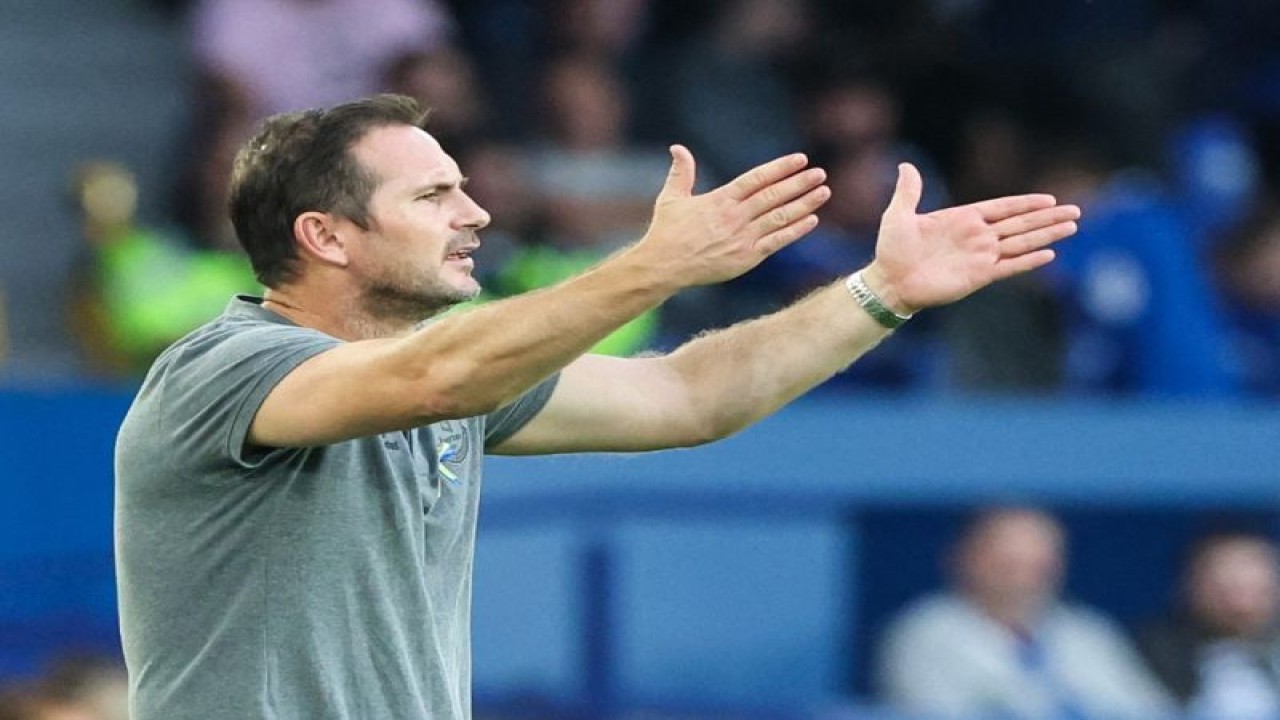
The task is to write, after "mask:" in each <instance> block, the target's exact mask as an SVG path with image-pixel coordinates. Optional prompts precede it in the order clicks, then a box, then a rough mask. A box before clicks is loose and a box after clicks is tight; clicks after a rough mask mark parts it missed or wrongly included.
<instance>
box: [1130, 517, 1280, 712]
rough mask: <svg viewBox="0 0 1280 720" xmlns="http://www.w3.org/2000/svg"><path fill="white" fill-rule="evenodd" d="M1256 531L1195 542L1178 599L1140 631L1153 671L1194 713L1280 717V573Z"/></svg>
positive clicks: (1272, 552) (1272, 550)
mask: <svg viewBox="0 0 1280 720" xmlns="http://www.w3.org/2000/svg"><path fill="white" fill-rule="evenodd" d="M1276 563H1277V550H1276V546H1275V544H1274V543H1273V542H1271V540H1269V539H1268V538H1266V537H1263V536H1261V535H1254V534H1247V533H1223V534H1215V535H1211V536H1209V537H1207V538H1204V539H1202V540H1201V541H1200V542H1199V543H1197V544H1196V546H1195V547H1194V549H1193V551H1192V553H1191V554H1190V556H1189V558H1188V561H1187V564H1186V567H1185V569H1184V573H1183V592H1184V595H1183V602H1182V606H1181V607H1180V608H1178V609H1177V610H1176V611H1175V612H1174V613H1173V614H1172V615H1171V616H1169V617H1168V618H1166V619H1164V620H1162V621H1160V622H1158V623H1156V624H1154V625H1153V626H1151V627H1149V628H1147V629H1146V631H1145V632H1143V633H1142V634H1141V635H1140V636H1139V642H1140V648H1141V649H1142V651H1143V654H1144V655H1145V656H1146V658H1147V661H1148V663H1149V664H1150V666H1151V669H1152V670H1153V671H1154V672H1155V673H1156V675H1157V676H1158V677H1159V678H1160V680H1161V681H1162V682H1163V683H1164V684H1165V686H1166V687H1167V688H1168V689H1169V691H1170V692H1171V693H1172V694H1173V695H1174V696H1175V697H1176V698H1177V699H1178V701H1179V702H1180V703H1181V704H1182V707H1183V709H1184V710H1185V711H1186V712H1187V713H1188V715H1189V716H1191V717H1193V718H1213V719H1217V718H1229V719H1230V720H1255V719H1256V720H1263V719H1266V718H1276V717H1280V571H1278V569H1277V565H1276Z"/></svg>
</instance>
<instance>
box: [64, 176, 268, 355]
mask: <svg viewBox="0 0 1280 720" xmlns="http://www.w3.org/2000/svg"><path fill="white" fill-rule="evenodd" d="M73 191H74V199H75V201H76V204H77V208H76V209H77V210H78V211H79V214H80V221H81V227H82V232H83V235H84V240H85V247H84V249H83V251H82V254H81V258H80V261H79V266H78V267H77V268H76V273H75V277H74V278H73V281H72V284H71V290H70V296H69V308H68V310H69V318H68V322H69V324H70V326H71V329H72V332H73V335H74V336H75V337H76V339H77V340H78V341H79V344H80V348H81V351H82V352H83V353H84V355H85V358H86V360H87V361H88V363H89V366H90V369H91V370H92V371H93V372H94V373H95V374H99V375H108V376H127V375H133V374H137V373H141V372H142V371H144V370H145V369H146V368H147V366H148V365H149V364H150V363H151V361H152V360H154V359H155V357H156V355H158V354H159V353H160V351H161V350H163V349H164V348H165V347H167V346H168V345H169V344H170V343H172V342H173V341H174V340H177V339H178V338H179V337H182V335H184V334H186V333H187V331H189V330H191V329H192V328H195V327H196V326H198V325H200V324H201V323H203V322H205V321H206V320H208V319H209V318H211V317H213V316H214V315H217V314H218V312H219V311H220V310H221V309H222V307H223V306H225V305H226V303H227V302H228V300H229V299H230V298H231V296H232V295H234V294H236V293H237V292H254V291H256V290H257V289H258V288H259V285H258V283H257V282H256V280H255V279H254V277H253V271H252V269H251V268H250V267H249V262H248V259H247V258H245V257H244V256H243V255H241V254H237V253H229V252H221V251H216V250H207V251H199V250H192V249H190V248H188V247H186V246H185V245H184V244H183V243H182V242H181V241H180V240H179V239H178V238H176V237H175V236H173V235H172V234H167V233H164V232H161V231H159V230H156V229H154V228H147V227H143V226H141V225H139V224H138V223H137V221H136V218H135V217H134V214H135V211H136V209H137V200H138V188H137V185H136V183H135V182H134V178H133V175H132V173H130V172H129V170H128V169H127V168H125V167H123V166H121V165H118V164H115V163H109V162H88V163H85V164H84V165H82V166H81V167H80V168H78V169H77V171H76V174H75V178H74V181H73Z"/></svg>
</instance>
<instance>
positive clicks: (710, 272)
mask: <svg viewBox="0 0 1280 720" xmlns="http://www.w3.org/2000/svg"><path fill="white" fill-rule="evenodd" d="M422 121H423V116H422V113H421V112H420V110H419V108H418V107H417V106H416V105H415V104H413V103H412V101H409V100H407V99H405V98H401V97H397V96H379V97H376V98H371V99H368V100H364V101H360V102H356V103H351V104H347V105H342V106H338V107H336V108H332V109H328V110H313V111H308V112H305V113H294V114H287V115H283V116H277V117H275V118H272V119H270V120H268V121H267V122H266V124H265V126H264V128H263V129H262V131H261V132H260V133H259V134H258V135H257V136H256V137H255V138H253V139H252V140H250V141H249V143H248V144H247V145H246V146H245V147H244V148H243V149H242V150H241V152H240V154H239V156H238V158H237V161H236V169H235V173H234V177H233V180H232V188H231V195H232V202H231V213H232V220H233V223H234V225H235V227H236V233H237V235H238V237H239V239H240V242H241V243H242V244H243V245H244V247H245V249H246V251H247V252H248V254H249V257H250V259H251V260H252V262H253V265H254V269H255V271H256V273H257V275H258V278H259V279H260V280H261V281H262V283H263V284H264V285H265V286H266V288H267V289H266V292H265V294H264V297H262V298H248V297H239V298H236V299H234V300H232V301H231V304H230V305H229V306H228V308H227V310H226V312H225V313H224V314H223V315H222V316H220V317H218V318H217V319H215V320H213V321H212V322H210V323H209V324H208V325H206V326H204V327H202V328H201V329H198V330H196V331H195V332H193V333H192V334H191V335H189V336H187V337H186V338H184V339H182V340H181V341H179V342H178V343H176V344H175V345H173V346H172V347H171V348H169V349H168V350H167V351H166V352H165V353H164V354H163V355H162V356H161V357H160V358H159V359H158V360H157V361H156V363H155V365H154V366H153V367H152V369H151V371H150V373H149V374H148V375H147V378H146V380H145V381H144V384H143V386H142V389H141V390H140V392H139V394H138V397H137V399H136V400H135V402H134V405H133V407H132V408H131V409H130V411H129V415H128V417H127V418H126V420H125V422H124V425H123V427H122V428H121V430H120V435H119V439H118V445H117V458H116V465H117V496H116V538H117V559H118V571H119V572H118V577H119V590H120V611H121V626H122V633H123V637H124V645H125V656H126V661H127V663H128V666H129V671H130V676H131V678H130V682H131V695H132V702H131V704H132V710H133V713H134V718H135V720H182V719H184V718H191V719H192V720H213V719H215V718H227V719H229V720H230V719H234V720H245V719H246V718H272V719H281V720H284V719H297V720H316V719H318V718H326V719H327V720H328V719H334V720H337V719H347V720H355V719H357V718H361V719H365V718H376V719H384V718H385V719H390V718H395V719H396V720H413V719H423V718H432V719H433V720H435V719H446V718H447V719H454V718H468V717H470V692H471V688H470V680H471V656H470V603H471V563H472V550H473V547H474V540H475V522H476V509H477V503H478V497H479V490H480V469H481V458H482V455H483V453H484V452H486V451H487V452H496V453H505V454H541V453H562V452H581V451H595V450H610V451H620V450H621V451H626V450H650V449H655V448H668V447H678V446H688V445H696V444H699V443H705V442H709V441H711V440H715V439H717V438H722V437H725V436H726V435H729V434H731V433H733V432H736V431H738V430H740V429H742V428H743V427H746V426H747V425H749V424H750V423H752V422H754V421H756V420H758V419H760V418H762V417H764V416H766V415H768V414H769V413H771V412H773V411H775V410H777V409H778V408H779V407H781V406H782V405H783V404H785V403H786V402H788V401H790V400H791V399H793V398H795V397H796V396H797V395H800V394H801V393H803V392H805V391H806V390H808V389H809V388H811V387H813V386H814V385H815V384H817V383H819V382H821V381H822V380H824V379H825V378H827V377H829V376H831V375H832V374H833V373H836V372H838V371H840V370H841V369H842V368H844V367H846V366H847V365H849V363H851V362H852V361H853V360H855V359H856V358H857V357H858V356H860V355H861V354H862V353H864V352H866V351H867V350H868V349H870V348H871V347H872V346H874V345H875V344H876V343H877V342H878V341H879V340H881V339H882V338H883V337H885V335H887V334H888V333H889V332H890V329H891V328H892V327H895V326H897V325H898V324H900V323H901V322H903V321H904V320H905V319H906V318H907V317H909V316H910V315H911V314H912V313H914V312H915V311H916V310H919V309H922V308H926V307H930V306H933V305H939V304H942V303H946V302H950V301H953V300H956V299H958V298H961V297H964V296H965V295H967V294H969V293H971V292H973V291H974V290H976V289H978V288H981V287H983V286H984V285H986V284H988V283H990V282H992V281H994V280H998V279H1000V278H1004V277H1008V276H1010V275H1014V274H1016V273H1019V272H1023V271H1027V270H1031V269H1033V268H1036V267H1039V266H1041V265H1044V264H1045V263H1047V262H1049V261H1050V260H1051V259H1052V258H1053V252H1052V250H1049V249H1048V248H1047V246H1048V245H1050V244H1051V243H1053V242H1055V241H1057V240H1059V239H1061V238H1064V237H1066V236H1068V235H1070V234H1071V233H1072V232H1074V230H1075V223H1074V221H1075V219H1076V218H1077V217H1078V216H1079V210H1078V208H1076V207H1074V206H1058V205H1056V203H1055V200H1054V199H1053V198H1052V197H1049V196H1046V195H1026V196H1019V197H1010V198H1003V199H998V200H990V201H986V202H981V203H976V204H973V205H967V206H964V207H959V208H952V209H948V210H942V211H938V212H934V213H929V214H926V215H918V214H917V213H916V204H917V201H918V199H919V197H920V193H921V187H922V181H921V178H920V176H919V174H918V173H917V172H916V170H915V169H914V168H913V167H911V166H909V165H904V166H903V167H902V168H901V171H900V178H899V182H898V187H897V190H896V192H895V194H894V196H893V199H892V201H891V202H890V205H889V208H888V210H887V211H886V213H885V216H884V223H883V226H882V228H881V233H880V238H879V244H878V250H877V257H876V260H875V261H874V262H873V263H872V264H871V265H869V266H868V267H866V268H864V269H863V270H862V271H860V272H858V273H855V274H853V275H852V276H850V277H849V278H847V279H841V280H839V281H837V282H834V283H832V284H831V285H830V286H829V287H826V288H824V289H821V290H818V291H817V292H815V293H813V294H812V295H810V296H809V297H807V298H805V299H803V300H801V301H799V302H797V303H796V304H795V305H793V306H791V307H789V308H787V309H785V310H783V311H781V312H778V313H776V314H774V315H770V316H768V317H764V318H761V319H758V320H755V321H751V322H747V323H743V324H740V325H737V326H734V327H732V328H729V329H727V330H722V331H719V332H715V333H711V334H708V335H704V336H702V337H699V338H697V339H695V340H692V341H690V342H689V343H687V344H685V345H684V346H682V347H680V348H679V349H677V350H676V351H674V352H672V353H670V354H668V355H664V356H661V357H643V358H630V359H620V358H612V357H600V356H594V355H588V354H585V353H586V351H587V349H588V348H590V347H591V346H592V345H593V344H594V343H596V342H598V341H599V340H600V339H601V338H603V337H604V336H605V335H607V334H608V333H610V332H611V331H613V330H615V329H616V328H618V327H619V326H620V325H622V324H623V323H625V322H627V321H628V320H630V319H631V318H634V317H636V316H637V315H639V314H640V313H643V312H645V311H646V310H648V309H650V308H652V307H655V306H657V305H658V304H660V303H661V302H663V301H664V300H665V299H667V298H669V297H671V295H673V294H674V293H676V292H678V291H679V290H681V289H683V288H688V287H692V286H695V285H702V284H707V283H715V282H720V281H723V280H728V279H730V278H733V277H736V276H738V275H741V274H742V273H744V272H746V271H748V270H750V269H751V268H752V267H754V266H756V265H757V264H758V263H760V262H761V261H762V260H764V259H765V258H766V257H768V256H769V255H770V254H771V253H773V252H775V251H777V250H778V249H780V248H782V247H784V246H785V245H787V244H788V243H791V242H794V241H795V240H797V239H799V238H800V237H801V236H803V235H804V234H805V233H807V232H808V231H809V230H811V229H812V228H813V227H814V226H815V225H816V224H817V218H816V217H815V215H814V212H815V211H816V210H817V209H818V208H819V207H820V206H821V205H822V204H823V203H824V202H825V201H826V199H827V197H828V195H829V190H828V189H827V188H826V186H825V185H824V184H823V182H824V179H825V174H824V173H823V172H822V171H821V170H819V169H808V168H806V159H805V158H804V157H803V156H800V155H791V156H787V157H782V158H779V159H777V160H774V161H772V162H769V163H766V164H764V165H761V166H759V167H757V168H755V169H753V170H751V171H749V172H747V173H746V174H744V175H743V176H741V177H739V178H737V179H736V180H734V181H732V182H730V183H728V184H726V185H725V186H723V187H720V188H718V189H716V190H713V191H711V192H707V193H705V194H699V195H695V194H694V193H693V188H694V160H693V157H692V155H691V154H690V153H689V151H688V150H687V149H685V148H684V147H682V146H675V147H673V148H672V165H671V172H670V175H669V176H668V178H667V180H666V183H665V185H664V186H663V188H662V189H661V192H660V193H659V195H658V199H657V204H656V207H655V209H654V214H653V219H652V223H651V224H650V226H649V229H648V231H647V232H646V233H645V234H644V236H643V237H642V238H640V239H639V240H638V241H637V242H635V243H634V244H633V245H631V246H630V247H628V248H626V249H625V250H622V251H620V252H619V253H617V254H616V255H614V256H613V257H611V258H609V259H608V260H606V261H604V262H602V263H601V264H599V265H598V266H596V267H595V268H593V269H591V270H589V271H587V272H585V273H583V274H581V275H579V276H577V277H574V278H571V279H569V280H567V281H565V282H563V283H561V284H559V285H556V286H555V287H551V288H548V289H545V290H540V291H537V292H532V293H528V294H526V295H522V296H518V297H514V298H511V299H507V300H503V301H500V302H494V303H491V304H487V305H484V306H482V307H479V308H475V309H473V310H470V311H468V312H465V313H458V314H452V315H447V316H444V317H440V318H438V319H437V320H435V321H433V322H431V323H430V324H426V325H423V324H422V321H423V320H424V319H426V318H430V317H433V316H435V315H437V314H438V313H440V312H441V311H443V310H446V309H448V308H449V307H452V306H453V305H456V304H457V303H460V302H462V301H465V300H467V299H469V298H471V297H473V296H475V294H476V293H477V292H479V286H478V284H477V283H476V281H475V280H474V279H473V278H472V276H471V273H472V269H473V261H472V259H471V257H470V255H471V252H472V251H473V250H474V249H475V248H476V247H477V246H478V244H479V242H480V240H479V238H478V237H477V234H476V233H477V231H478V230H480V229H481V228H483V227H484V226H485V225H486V224H488V222H489V216H488V214H487V213H486V212H485V211H484V210H483V209H481V208H480V207H479V206H478V205H476V203H475V202H473V201H472V200H471V198H470V197H469V196H468V195H467V193H466V191H465V189H464V186H465V182H466V179H465V178H464V177H463V175H462V173H461V171H460V170H459V168H458V166H457V164H456V163H455V162H454V160H453V159H452V158H451V157H450V156H449V155H448V154H447V153H446V152H445V151H444V150H443V149H442V148H441V147H440V145H439V144H438V143H437V142H436V141H435V140H434V139H433V138H432V137H431V135H429V134H428V133H427V132H425V131H424V130H423V129H422Z"/></svg>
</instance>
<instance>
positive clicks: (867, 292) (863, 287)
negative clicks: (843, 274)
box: [844, 268, 912, 330]
mask: <svg viewBox="0 0 1280 720" xmlns="http://www.w3.org/2000/svg"><path fill="white" fill-rule="evenodd" d="M870 269H871V268H864V269H862V270H859V271H858V272H855V273H853V274H852V275H850V276H849V277H847V278H845V281H844V286H845V289H846V290H848V291H849V294H850V295H851V296H852V297H853V299H854V300H855V301H857V303H858V307H860V308H862V309H863V310H864V311H865V312H866V313H867V314H868V315H870V316H871V319H872V320H875V321H876V324H878V325H880V327H883V328H885V329H886V330H896V329H897V328H899V327H901V326H902V324H903V323H905V322H906V321H908V320H910V319H911V316H912V313H904V312H901V311H900V310H899V309H898V308H897V307H894V306H891V305H889V304H888V303H886V302H885V301H884V299H883V298H881V297H880V295H879V294H878V292H877V290H875V289H873V288H872V286H871V285H870V284H869V283H868V282H867V275H868V270H870ZM873 277H874V274H873ZM879 287H880V288H891V286H890V285H887V284H885V283H881V284H880V285H879Z"/></svg>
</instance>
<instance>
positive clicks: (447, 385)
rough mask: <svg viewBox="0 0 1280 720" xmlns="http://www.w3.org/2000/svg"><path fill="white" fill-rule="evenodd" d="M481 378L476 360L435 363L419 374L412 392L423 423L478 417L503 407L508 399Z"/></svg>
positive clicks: (490, 383)
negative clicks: (472, 361)
mask: <svg viewBox="0 0 1280 720" xmlns="http://www.w3.org/2000/svg"><path fill="white" fill-rule="evenodd" d="M493 385H494V384H493V383H492V382H485V381H484V380H483V379H482V378H480V377H479V368H478V367H476V364H475V363H470V362H466V361H459V362H452V363H434V364H433V366H432V367H431V368H430V370H429V371H428V372H426V373H424V374H423V376H422V377H419V378H418V379H417V380H416V381H415V382H414V386H415V389H416V391H415V392H413V393H412V394H411V396H412V397H416V398H417V406H418V408H417V415H418V416H419V418H420V420H421V422H423V424H426V423H430V422H435V421H438V420H455V419H461V418H469V417H476V416H478V415H485V414H487V413H490V412H493V411H494V410H497V409H498V408H499V407H501V406H502V404H503V401H504V398H503V397H502V396H501V394H500V393H499V392H498V391H497V390H498V389H497V388H494V387H493Z"/></svg>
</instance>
